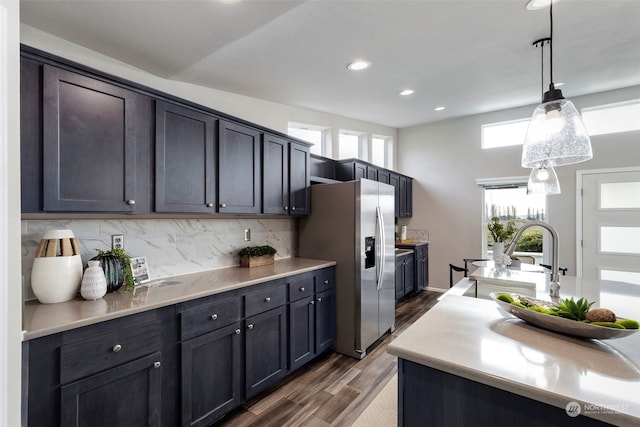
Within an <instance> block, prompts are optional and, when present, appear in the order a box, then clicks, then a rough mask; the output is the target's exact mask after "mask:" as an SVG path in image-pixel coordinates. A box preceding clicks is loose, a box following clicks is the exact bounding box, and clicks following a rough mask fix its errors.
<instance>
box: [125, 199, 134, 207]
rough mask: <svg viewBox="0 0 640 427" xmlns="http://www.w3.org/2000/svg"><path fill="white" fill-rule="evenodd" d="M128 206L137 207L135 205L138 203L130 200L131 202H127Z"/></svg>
mask: <svg viewBox="0 0 640 427" xmlns="http://www.w3.org/2000/svg"><path fill="white" fill-rule="evenodd" d="M127 204H128V205H129V206H133V205H135V204H136V201H135V200H133V199H129V200H127Z"/></svg>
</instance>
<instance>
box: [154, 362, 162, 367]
mask: <svg viewBox="0 0 640 427" xmlns="http://www.w3.org/2000/svg"><path fill="white" fill-rule="evenodd" d="M160 366H162V363H160V362H153V367H154V368H156V369H158V368H159V367H160Z"/></svg>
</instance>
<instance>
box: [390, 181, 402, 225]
mask: <svg viewBox="0 0 640 427" xmlns="http://www.w3.org/2000/svg"><path fill="white" fill-rule="evenodd" d="M389 185H392V186H393V189H394V193H395V196H396V198H395V200H394V201H395V213H396V218H399V217H400V175H398V174H396V173H391V174H389Z"/></svg>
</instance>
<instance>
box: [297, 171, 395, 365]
mask: <svg viewBox="0 0 640 427" xmlns="http://www.w3.org/2000/svg"><path fill="white" fill-rule="evenodd" d="M394 198H395V194H394V188H393V187H392V186H390V185H388V184H384V183H379V182H376V181H371V180H368V179H361V180H358V181H348V182H342V183H336V184H319V185H313V186H312V187H311V215H310V216H308V217H303V218H301V219H300V222H299V253H300V256H301V257H303V258H317V259H327V260H336V261H337V262H338V264H337V266H336V315H337V319H336V320H337V322H336V325H337V326H336V327H337V342H336V351H338V352H340V353H342V354H346V355H348V356H352V357H355V358H359V359H361V358H363V357H364V356H365V355H366V353H367V348H369V347H370V346H371V345H372V344H373V343H374V342H376V340H377V339H378V338H380V337H381V336H382V335H384V334H385V333H386V332H387V331H393V328H394V325H395V233H394V215H395V211H394V207H395V202H394Z"/></svg>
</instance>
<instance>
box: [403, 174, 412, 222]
mask: <svg viewBox="0 0 640 427" xmlns="http://www.w3.org/2000/svg"><path fill="white" fill-rule="evenodd" d="M405 197H406V201H405V211H404V216H405V217H407V218H410V217H412V216H413V178H408V177H407V192H406V194H405Z"/></svg>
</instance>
